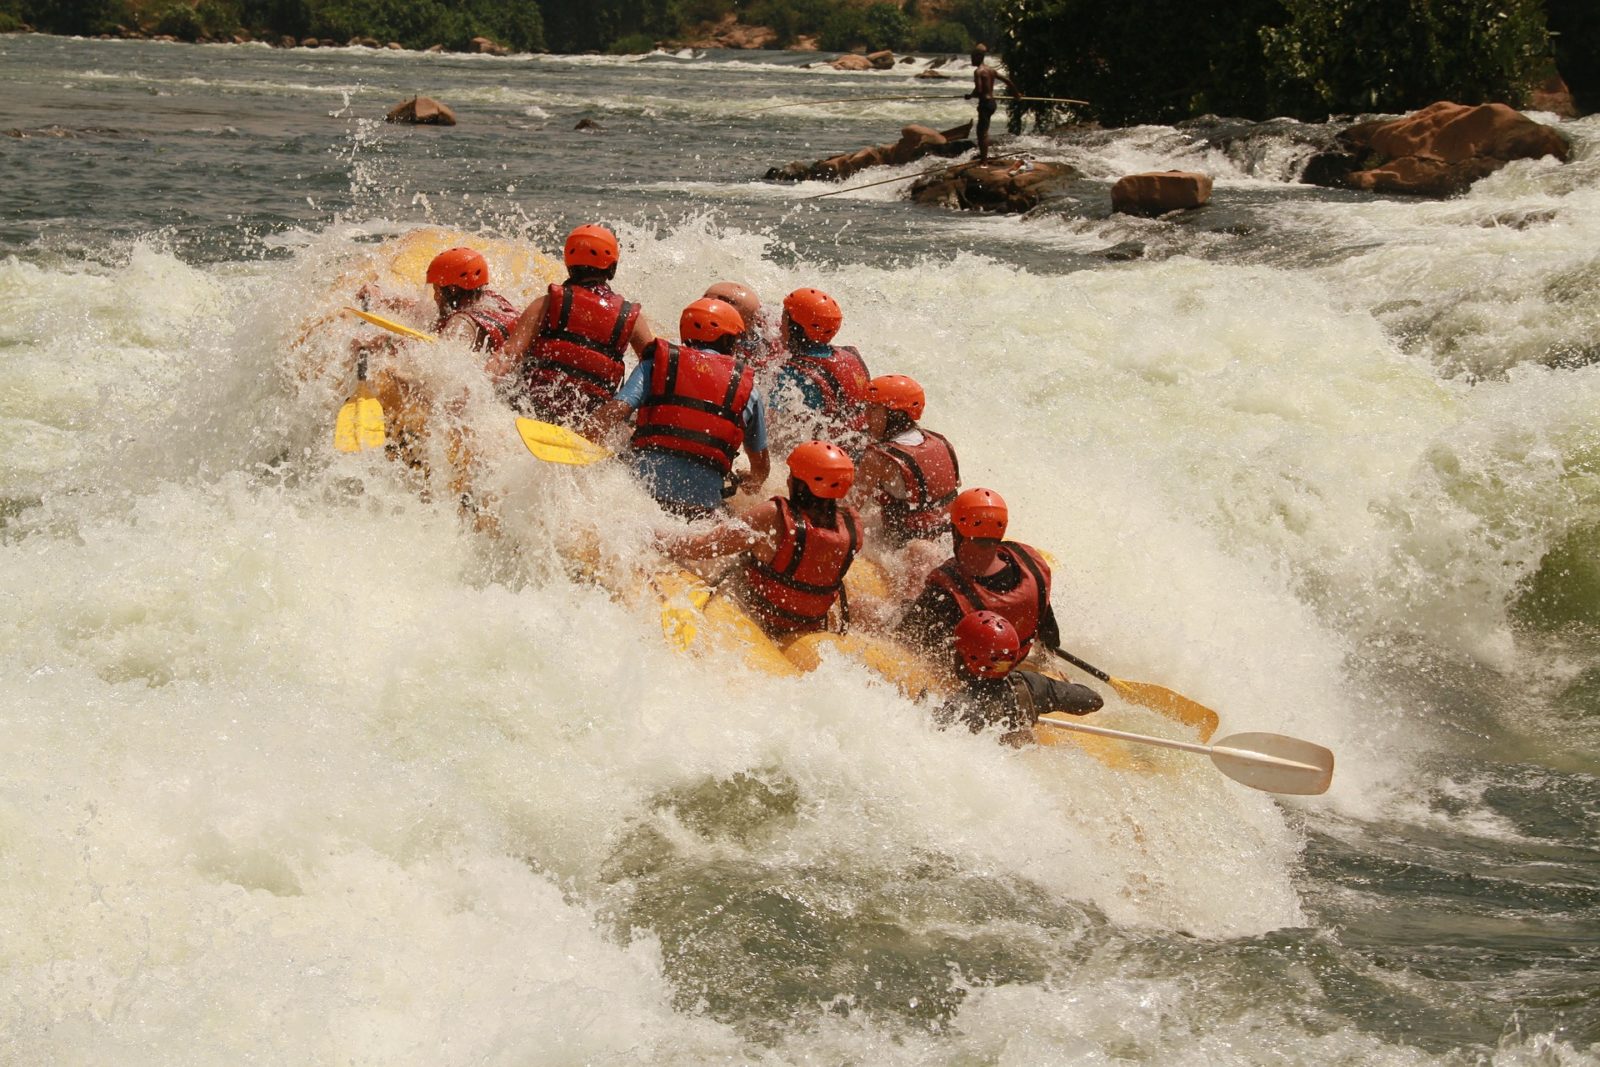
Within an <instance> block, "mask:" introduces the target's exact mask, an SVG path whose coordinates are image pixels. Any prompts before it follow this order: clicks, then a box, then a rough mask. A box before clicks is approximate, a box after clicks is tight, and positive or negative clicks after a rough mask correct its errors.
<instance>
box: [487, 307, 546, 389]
mask: <svg viewBox="0 0 1600 1067" xmlns="http://www.w3.org/2000/svg"><path fill="white" fill-rule="evenodd" d="M549 299H550V297H549V296H548V295H545V296H541V297H540V298H539V299H537V300H535V301H534V302H533V303H531V304H529V305H528V306H527V307H526V308H524V309H523V311H522V314H521V315H520V316H518V317H517V324H516V325H515V326H513V327H511V336H509V337H507V338H506V343H505V344H503V345H501V346H500V351H498V352H496V353H494V354H493V355H491V356H490V357H489V359H488V361H487V362H486V363H485V364H484V370H486V371H488V372H489V377H491V378H493V379H494V380H495V381H499V380H500V379H502V378H504V377H505V376H506V375H508V374H510V373H511V371H512V370H514V369H515V368H516V366H517V365H518V364H519V363H521V362H522V357H523V356H525V355H527V354H528V349H529V347H530V346H532V344H533V339H534V337H535V336H536V335H537V334H538V333H539V323H540V322H542V321H543V320H544V306H545V302H546V301H548V300H549Z"/></svg>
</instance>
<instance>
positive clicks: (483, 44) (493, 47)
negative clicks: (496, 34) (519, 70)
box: [472, 37, 511, 56]
mask: <svg viewBox="0 0 1600 1067" xmlns="http://www.w3.org/2000/svg"><path fill="white" fill-rule="evenodd" d="M472 50H473V51H474V52H476V53H477V54H478V55H480V56H505V55H510V54H511V50H510V49H509V48H507V47H506V46H505V45H503V44H497V43H496V42H494V41H491V40H489V38H487V37H474V38H473V39H472Z"/></svg>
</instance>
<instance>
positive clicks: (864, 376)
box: [784, 345, 872, 432]
mask: <svg viewBox="0 0 1600 1067" xmlns="http://www.w3.org/2000/svg"><path fill="white" fill-rule="evenodd" d="M784 366H786V367H792V368H793V369H794V371H795V373H796V374H799V375H800V376H801V377H803V378H805V379H806V380H807V381H809V382H812V383H814V384H815V385H816V387H817V389H818V390H819V391H820V392H821V393H822V410H821V411H820V412H819V414H820V415H822V417H823V418H825V419H826V420H827V421H828V422H829V423H831V424H833V425H834V426H835V427H837V428H839V429H841V430H854V431H857V432H861V431H864V430H866V428H867V384H868V383H869V382H871V381H872V375H871V374H869V373H868V372H867V364H866V362H865V361H864V360H863V359H862V358H861V353H860V352H858V351H856V350H855V349H854V348H851V347H848V346H844V345H840V346H835V345H829V346H828V354H827V355H826V356H823V355H809V354H807V353H805V352H790V353H789V358H788V360H787V362H786V363H785V364H784Z"/></svg>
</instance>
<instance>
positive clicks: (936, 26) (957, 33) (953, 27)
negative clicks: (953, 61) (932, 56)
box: [913, 22, 976, 55]
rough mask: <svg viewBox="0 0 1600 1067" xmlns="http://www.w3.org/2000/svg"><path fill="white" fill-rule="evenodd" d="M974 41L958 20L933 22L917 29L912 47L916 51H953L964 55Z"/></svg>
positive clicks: (970, 48)
mask: <svg viewBox="0 0 1600 1067" xmlns="http://www.w3.org/2000/svg"><path fill="white" fill-rule="evenodd" d="M975 43H976V42H975V41H974V40H973V39H972V35H971V34H970V33H969V32H967V28H966V27H965V26H963V25H962V24H961V23H959V22H935V23H933V24H931V25H928V26H923V27H922V28H921V29H920V30H918V31H917V37H916V42H915V44H914V45H913V47H914V48H915V49H916V50H917V51H918V52H953V53H955V54H956V55H964V54H965V53H967V52H969V51H971V50H972V46H973V45H974V44H975Z"/></svg>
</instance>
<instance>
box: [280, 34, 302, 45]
mask: <svg viewBox="0 0 1600 1067" xmlns="http://www.w3.org/2000/svg"><path fill="white" fill-rule="evenodd" d="M299 43H300V42H299V41H297V40H295V39H294V38H293V37H291V36H289V35H288V34H287V33H286V34H284V35H283V36H282V37H279V38H278V47H279V48H294V47H295V46H296V45H298V44H299Z"/></svg>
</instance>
